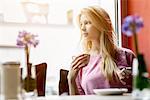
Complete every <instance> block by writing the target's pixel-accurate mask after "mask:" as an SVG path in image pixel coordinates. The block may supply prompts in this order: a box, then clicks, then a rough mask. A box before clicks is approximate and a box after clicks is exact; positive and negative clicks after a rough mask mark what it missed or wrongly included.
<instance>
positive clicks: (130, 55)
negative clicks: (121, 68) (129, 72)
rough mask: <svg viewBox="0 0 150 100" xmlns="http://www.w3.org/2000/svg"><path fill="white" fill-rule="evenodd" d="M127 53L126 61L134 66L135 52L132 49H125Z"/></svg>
mask: <svg viewBox="0 0 150 100" xmlns="http://www.w3.org/2000/svg"><path fill="white" fill-rule="evenodd" d="M125 55H126V61H127V64H128V66H131V67H132V63H133V59H134V58H135V54H134V53H133V52H132V51H131V50H130V51H125Z"/></svg>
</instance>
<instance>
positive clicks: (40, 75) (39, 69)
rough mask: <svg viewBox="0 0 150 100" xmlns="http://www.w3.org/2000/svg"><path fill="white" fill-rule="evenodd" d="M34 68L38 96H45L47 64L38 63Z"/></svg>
mask: <svg viewBox="0 0 150 100" xmlns="http://www.w3.org/2000/svg"><path fill="white" fill-rule="evenodd" d="M35 67H36V77H37V93H38V96H45V85H46V70H47V64H46V63H40V64H37V65H35Z"/></svg>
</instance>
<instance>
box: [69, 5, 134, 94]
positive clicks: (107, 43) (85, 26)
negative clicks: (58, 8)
mask: <svg viewBox="0 0 150 100" xmlns="http://www.w3.org/2000/svg"><path fill="white" fill-rule="evenodd" d="M77 18H78V23H79V27H80V30H81V37H82V39H83V48H84V51H85V53H83V54H81V55H79V56H77V57H76V58H75V59H74V60H73V61H72V63H71V69H70V71H69V74H68V84H69V93H70V95H78V94H81V95H89V94H94V92H93V89H102V88H128V90H129V91H131V89H132V76H131V68H132V67H131V66H132V60H133V58H134V54H133V52H132V51H131V50H129V49H125V48H119V47H117V45H116V44H115V34H114V30H113V27H112V23H111V20H110V17H109V15H108V14H107V12H106V11H105V10H104V9H102V8H100V7H97V6H90V7H87V8H83V9H82V10H81V12H80V14H79V15H78V17H77ZM128 69H130V70H128Z"/></svg>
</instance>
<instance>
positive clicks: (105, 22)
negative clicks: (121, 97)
mask: <svg viewBox="0 0 150 100" xmlns="http://www.w3.org/2000/svg"><path fill="white" fill-rule="evenodd" d="M82 14H84V15H86V16H87V18H88V19H89V20H90V21H91V22H92V25H94V26H95V27H96V28H97V29H98V30H99V32H100V37H99V40H100V41H99V42H100V47H99V52H100V53H101V55H102V65H101V66H102V67H101V71H102V73H103V74H104V76H105V77H106V78H107V79H109V81H112V80H114V79H117V78H116V77H117V74H116V71H117V70H118V67H117V65H116V63H115V59H116V52H117V46H116V44H115V42H114V41H115V39H116V36H115V32H114V30H113V27H112V23H111V20H110V17H109V15H108V14H107V12H106V11H105V10H104V9H102V8H100V7H97V6H90V7H87V8H83V9H82V10H81V12H80V14H79V15H78V17H77V22H78V23H80V17H81V15H82ZM83 47H84V50H85V52H89V51H90V49H91V47H92V43H91V42H89V41H86V42H85V43H84V45H83ZM114 76H116V77H114Z"/></svg>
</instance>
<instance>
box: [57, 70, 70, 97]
mask: <svg viewBox="0 0 150 100" xmlns="http://www.w3.org/2000/svg"><path fill="white" fill-rule="evenodd" d="M68 72H69V71H68V70H66V69H60V80H59V95H62V94H63V93H67V94H68V95H69V86H68V79H67V75H68Z"/></svg>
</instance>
